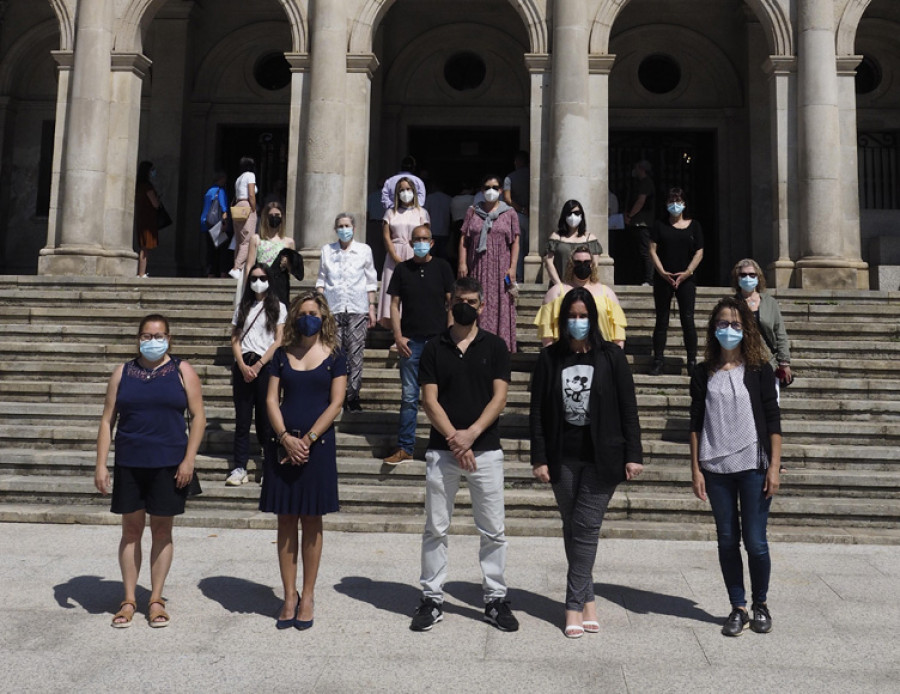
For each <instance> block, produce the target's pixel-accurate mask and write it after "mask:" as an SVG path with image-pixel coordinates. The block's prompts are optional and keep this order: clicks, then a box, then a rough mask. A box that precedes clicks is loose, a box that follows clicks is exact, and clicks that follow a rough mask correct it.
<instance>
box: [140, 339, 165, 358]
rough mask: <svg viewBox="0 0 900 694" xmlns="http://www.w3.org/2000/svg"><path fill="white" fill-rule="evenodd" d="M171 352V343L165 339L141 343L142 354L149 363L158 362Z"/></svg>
mask: <svg viewBox="0 0 900 694" xmlns="http://www.w3.org/2000/svg"><path fill="white" fill-rule="evenodd" d="M168 351H169V341H168V340H167V339H165V338H163V339H162V340H157V339H155V338H154V339H152V340H147V341H146V342H142V343H141V354H142V355H144V358H145V359H147V360H149V361H157V360H158V359H162V358H163V356H165V354H166V352H168Z"/></svg>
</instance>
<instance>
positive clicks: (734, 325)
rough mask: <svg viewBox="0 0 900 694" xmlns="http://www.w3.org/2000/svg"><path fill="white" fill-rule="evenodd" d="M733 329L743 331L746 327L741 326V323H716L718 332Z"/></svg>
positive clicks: (722, 321) (723, 321) (724, 321)
mask: <svg viewBox="0 0 900 694" xmlns="http://www.w3.org/2000/svg"><path fill="white" fill-rule="evenodd" d="M729 327H731V328H732V329H734V330H743V329H744V326H743V325H741V323H740V321H727V320H717V321H716V330H727V329H728V328H729Z"/></svg>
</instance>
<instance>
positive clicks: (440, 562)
mask: <svg viewBox="0 0 900 694" xmlns="http://www.w3.org/2000/svg"><path fill="white" fill-rule="evenodd" d="M475 462H476V465H477V468H478V469H477V470H475V471H474V472H466V471H464V470H463V469H462V468H461V467H460V466H459V465H458V464H457V462H456V459H455V458H454V457H453V454H452V453H450V451H436V450H431V449H429V450H428V451H426V452H425V532H424V533H423V534H422V575H421V577H420V578H419V583H421V584H422V592H423V593H424V594H425V597H426V598H431V599H432V600H434V601H435V602H439V603H440V602H443V601H444V590H443V588H444V581H446V579H447V531H448V530H449V529H450V519H451V517H452V515H453V502H454V499H455V498H456V492H457V491H458V490H459V481H460V479H461V477H462V475H465V476H466V482H467V483H468V487H469V494H470V495H471V497H472V514H473V515H474V516H475V527H476V528H478V532H479V533H480V534H481V547H480V549H479V551H478V561H479V562H480V563H481V575H482V577H483V578H482V583H481V585H482V588H483V589H484V602H485V604H487V603H489V602H490V601H492V600H496V599H497V598H503V597H506V580H505V579H504V577H503V573H504V570H505V569H506V530H505V527H504V520H505V511H504V507H503V451H501V450H497V451H481V452H478V453H475Z"/></svg>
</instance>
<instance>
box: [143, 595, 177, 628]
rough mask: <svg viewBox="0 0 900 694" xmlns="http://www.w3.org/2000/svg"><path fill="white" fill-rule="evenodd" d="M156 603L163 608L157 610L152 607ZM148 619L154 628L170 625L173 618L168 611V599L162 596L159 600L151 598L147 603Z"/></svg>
mask: <svg viewBox="0 0 900 694" xmlns="http://www.w3.org/2000/svg"><path fill="white" fill-rule="evenodd" d="M154 605H162V609H161V610H156V611H155V612H154V611H153V610H152V609H151V608H152V607H153V606H154ZM147 621H148V622H149V623H150V626H151V627H153V628H154V629H159V628H160V627H167V626H169V622H171V621H172V618H171V617H169V613H168V612H166V601H165V600H163V599H162V598H160V599H159V600H151V601H150V602H148V603H147Z"/></svg>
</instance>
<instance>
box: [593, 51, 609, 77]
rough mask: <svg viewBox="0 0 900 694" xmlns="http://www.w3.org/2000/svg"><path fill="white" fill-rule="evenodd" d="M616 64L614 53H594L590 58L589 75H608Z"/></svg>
mask: <svg viewBox="0 0 900 694" xmlns="http://www.w3.org/2000/svg"><path fill="white" fill-rule="evenodd" d="M615 62H616V56H615V55H613V54H612V53H592V54H590V55H589V56H588V73H589V74H591V75H608V74H609V72H610V70H612V68H613V64H614V63H615Z"/></svg>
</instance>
